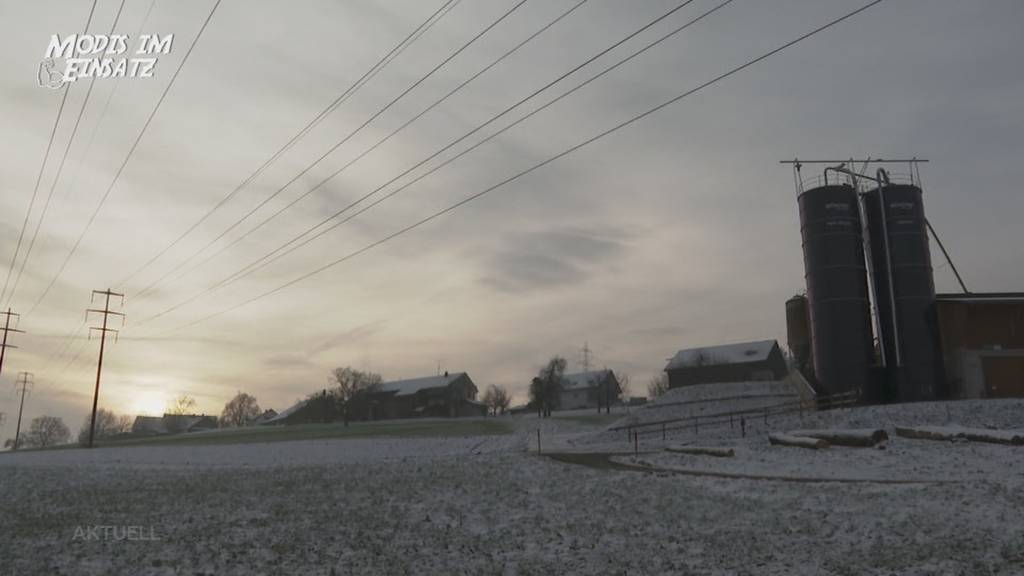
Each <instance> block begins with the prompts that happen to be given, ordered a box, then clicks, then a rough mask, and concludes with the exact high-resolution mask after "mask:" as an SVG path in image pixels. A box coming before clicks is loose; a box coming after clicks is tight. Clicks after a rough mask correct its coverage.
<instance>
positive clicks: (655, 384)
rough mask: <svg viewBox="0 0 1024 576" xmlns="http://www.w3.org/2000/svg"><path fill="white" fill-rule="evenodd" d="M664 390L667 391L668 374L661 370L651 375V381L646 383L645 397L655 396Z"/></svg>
mask: <svg viewBox="0 0 1024 576" xmlns="http://www.w3.org/2000/svg"><path fill="white" fill-rule="evenodd" d="M665 392H668V374H666V373H664V372H662V373H660V374H658V375H657V376H652V377H651V381H650V382H648V383H647V397H648V398H652V399H653V398H657V397H658V396H661V395H662V394H664V393H665Z"/></svg>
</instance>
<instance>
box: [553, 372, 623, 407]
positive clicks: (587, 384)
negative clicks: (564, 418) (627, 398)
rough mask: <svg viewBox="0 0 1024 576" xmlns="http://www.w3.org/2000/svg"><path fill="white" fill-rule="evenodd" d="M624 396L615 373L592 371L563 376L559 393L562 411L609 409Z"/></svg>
mask: <svg viewBox="0 0 1024 576" xmlns="http://www.w3.org/2000/svg"><path fill="white" fill-rule="evenodd" d="M620 394H622V387H621V386H620V385H619V381H618V379H617V378H616V377H615V373H614V372H612V371H611V370H592V371H590V372H578V373H576V374H566V375H564V376H562V388H561V390H560V391H559V403H558V406H559V409H560V410H580V409H584V408H598V409H600V408H601V407H607V406H609V405H610V404H611V403H612V402H614V401H615V400H616V399H617V398H618V397H619V395H620Z"/></svg>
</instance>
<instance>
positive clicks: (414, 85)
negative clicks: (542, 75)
mask: <svg viewBox="0 0 1024 576" xmlns="http://www.w3.org/2000/svg"><path fill="white" fill-rule="evenodd" d="M526 1H527V0H519V1H518V2H517V3H516V4H514V5H513V6H512V8H510V9H509V10H507V11H506V12H505V13H503V14H502V15H501V16H499V17H498V19H497V20H495V21H494V22H492V23H491V24H489V25H488V26H487V27H486V28H484V29H483V30H481V31H480V32H479V33H477V34H476V35H475V36H473V37H472V38H470V39H469V41H467V42H466V43H464V44H463V45H462V46H460V47H459V48H458V49H457V50H455V51H454V52H452V53H451V54H449V55H448V57H447V58H445V59H444V60H442V61H441V63H440V64H438V65H437V66H434V68H433V69H431V70H430V71H429V72H427V73H426V74H424V75H423V76H421V77H420V78H419V79H418V80H416V81H415V82H413V83H412V84H411V85H410V86H409V87H408V88H406V89H405V90H403V91H402V92H401V93H400V94H399V95H398V96H395V97H394V98H393V99H391V101H389V102H388V103H387V104H385V105H384V106H383V107H382V108H380V109H379V110H377V112H375V113H374V114H373V115H372V116H370V117H369V118H368V119H367V120H366V121H365V122H363V123H362V124H361V125H360V126H359V127H357V128H356V129H355V130H353V131H351V132H349V133H348V135H346V136H345V137H344V138H342V139H341V140H339V141H338V142H337V143H335V144H334V145H333V146H331V148H329V149H328V150H327V151H326V152H324V153H323V154H322V155H321V156H320V157H319V158H317V159H316V160H315V161H313V162H312V163H311V164H309V165H307V166H306V167H305V168H304V169H303V170H302V171H301V172H299V173H298V174H296V175H295V177H293V178H292V179H291V180H289V181H288V182H286V183H285V184H284V185H283V186H281V187H280V188H278V189H277V190H276V191H274V193H273V194H271V195H270V196H268V197H267V198H265V199H264V200H263V201H262V202H260V203H259V204H257V205H256V206H255V207H253V208H252V209H251V210H249V211H248V212H247V213H246V214H245V215H244V216H242V217H241V218H239V219H238V220H236V221H235V222H234V223H233V224H231V225H230V226H228V228H227V229H226V230H224V231H223V232H221V233H220V234H219V235H217V237H216V238H214V239H213V240H211V241H210V242H208V243H207V244H206V245H205V246H203V247H202V248H200V249H199V250H198V251H196V252H194V253H192V255H191V256H189V257H188V258H187V259H185V260H184V261H182V262H181V263H179V264H178V265H177V266H175V267H174V268H173V269H172V270H171V271H170V272H168V273H167V274H165V275H164V276H162V277H161V278H159V279H157V280H156V281H155V282H153V283H151V284H150V285H149V286H147V287H146V288H144V289H142V290H141V291H140V292H138V293H136V294H135V296H133V298H137V297H139V296H140V295H142V294H144V293H146V292H148V291H150V290H151V289H152V288H153V287H154V286H155V285H156V284H158V283H159V282H161V281H162V280H164V279H165V278H167V276H169V275H170V274H172V273H174V272H175V271H177V270H178V269H180V268H181V267H182V266H184V265H185V264H187V263H188V262H190V261H191V260H192V259H193V258H195V257H196V256H197V255H199V254H200V253H202V252H203V251H204V250H206V249H207V248H209V247H210V246H212V245H214V244H215V243H216V242H217V241H218V240H220V239H221V238H223V237H224V236H225V235H226V234H228V233H229V232H230V231H231V230H234V229H235V228H236V227H237V226H238V225H240V224H241V223H242V222H244V221H245V220H247V219H248V218H249V217H250V216H252V215H253V214H255V213H256V211H258V210H259V209H260V208H262V207H263V206H265V205H266V204H267V203H268V202H270V201H271V200H273V199H274V198H276V197H277V196H278V195H279V194H281V193H282V192H284V190H285V189H287V188H288V187H289V186H291V185H292V184H294V183H295V182H296V181H298V180H299V178H301V177H302V176H304V175H305V174H306V173H307V172H309V171H310V170H312V169H313V168H314V167H316V166H317V165H318V164H319V163H320V162H322V161H323V160H324V159H325V158H327V156H329V155H330V154H332V153H333V152H334V151H335V150H337V149H338V148H340V147H341V146H342V145H343V144H345V143H346V142H348V141H349V140H351V139H352V138H353V137H354V136H355V135H356V134H358V133H359V132H360V131H362V129H363V128H365V127H366V126H368V125H369V124H370V123H371V122H373V121H374V120H376V119H377V118H378V117H380V116H381V115H382V114H384V113H385V112H387V111H388V110H389V109H390V108H391V107H392V106H393V105H394V104H395V103H397V102H398V101H399V100H401V99H402V98H404V97H405V96H406V95H407V94H409V93H410V92H412V91H413V90H415V89H416V88H417V87H418V86H419V85H420V84H422V83H423V82H425V81H427V79H429V78H430V77H431V76H433V75H434V73H435V72H437V71H438V70H440V69H441V68H443V67H444V66H445V65H446V64H448V63H449V62H451V61H452V60H453V59H454V58H455V57H457V56H458V55H459V54H461V53H462V52H463V51H464V50H466V49H467V48H469V46H470V45H472V44H473V43H475V42H476V41H477V40H479V39H480V38H481V37H483V36H484V35H485V34H487V33H488V32H489V31H491V30H492V29H493V28H494V27H495V26H497V25H498V24H500V23H501V22H502V21H503V20H505V18H507V17H509V16H511V15H512V13H513V12H515V11H516V10H518V9H519V7H521V6H522V5H523V4H525V3H526ZM264 223H265V222H264ZM262 225H263V223H261V224H260V225H259V226H262ZM259 226H257V228H258V227H259ZM253 230H255V228H254V229H253ZM253 230H249V231H248V232H246V233H245V234H243V235H242V237H243V238H244V237H245V236H248V235H249V234H250V233H252V232H253ZM234 243H235V242H233V243H232V245H233V244H234ZM204 263H205V261H204ZM193 269H194V268H193Z"/></svg>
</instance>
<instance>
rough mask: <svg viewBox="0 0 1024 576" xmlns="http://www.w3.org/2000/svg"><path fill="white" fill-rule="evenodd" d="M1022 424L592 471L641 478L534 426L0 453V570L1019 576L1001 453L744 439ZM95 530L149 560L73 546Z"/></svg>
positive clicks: (114, 547) (919, 413) (1008, 465)
mask: <svg viewBox="0 0 1024 576" xmlns="http://www.w3.org/2000/svg"><path fill="white" fill-rule="evenodd" d="M591 414H595V413H594V412H590V411H586V412H582V413H581V414H580V416H583V415H591ZM1022 419H1024V401H1019V400H1000V401H970V402H951V403H947V404H940V403H931V404H913V405H902V406H885V407H870V408H856V409H844V410H833V411H829V412H821V413H814V414H805V415H803V418H802V419H801V417H800V416H799V415H795V414H794V415H787V416H780V417H778V418H773V419H772V420H770V421H769V424H768V425H764V423H763V421H757V420H756V419H754V420H752V421H751V422H749V423H748V429H747V436H746V437H743V436H741V435H740V433H739V430H737V429H729V428H728V426H725V427H720V428H718V429H708V430H707V431H702V432H701V434H700V435H699V436H698V435H694V434H693V433H690V432H681V431H680V432H678V433H674V434H672V435H671V437H670V438H669V439H668V440H666V441H665V442H662V441H661V439H660V436H658V437H657V438H650V437H646V436H644V437H641V440H640V450H641V452H642V453H641V454H640V455H639V457H638V458H634V457H632V456H626V455H620V456H615V457H614V458H615V459H617V460H618V461H620V462H623V463H627V464H630V465H638V464H646V465H647V466H646V467H645V468H646V470H647V471H629V470H615V469H609V468H603V469H602V468H600V467H597V468H595V467H589V466H581V465H575V464H568V463H564V462H560V461H555V460H551V459H548V458H545V457H543V456H537V455H536V454H534V453H533V450H534V442H535V437H536V432H537V430H538V429H540V430H541V436H542V442H543V444H544V446H546V447H547V446H550V447H553V448H554V447H560V446H566V447H572V448H573V449H575V450H584V449H587V450H593V451H600V452H611V451H615V452H619V453H623V452H631V451H632V445H631V444H629V443H628V442H627V440H626V433H625V432H624V431H623V432H618V431H607V430H604V429H603V428H602V426H601V425H596V426H595V425H593V424H590V425H588V424H586V423H584V422H583V421H581V420H579V419H577V420H570V419H559V418H549V419H538V418H537V417H536V416H535V415H525V416H521V417H510V418H508V421H509V422H510V423H512V424H514V426H515V427H516V428H517V432H516V433H514V434H511V435H507V436H488V437H447V438H357V439H332V440H308V441H294V442H277V443H267V444H235V445H204V446H195V447H186V446H146V447H120V448H100V449H95V450H53V451H40V452H21V453H14V454H10V453H8V454H2V455H0V486H2V487H3V489H2V490H0V534H3V535H4V538H0V558H3V570H5V571H6V572H3V573H5V574H6V573H10V574H19V575H20V574H56V575H59V574H85V575H90V574H104V575H105V574H143V575H157V574H218V575H220V574H227V575H233V574H253V573H257V574H292V573H299V574H323V575H327V574H332V573H333V574H503V575H504V574H509V575H516V574H627V573H628V574H700V575H722V576H724V575H727V574H747V575H755V574H756V575H769V576H773V575H791V574H796V575H819V574H821V575H835V576H847V575H857V574H871V575H878V576H881V575H890V574H901V575H903V574H907V575H920V576H923V575H926V574H997V573H998V574H1020V573H1022V569H1024V525H1022V524H1021V523H1020V510H1022V509H1024V490H1022V488H1024V458H1020V457H1019V450H1020V449H1019V448H1018V447H1015V446H1007V445H1000V444H986V443H974V442H958V443H953V442H934V441H927V440H911V439H905V438H900V437H893V438H892V439H891V441H890V442H888V443H887V444H885V449H884V450H881V449H865V448H845V447H841V446H833V447H831V448H829V449H827V450H795V449H791V448H781V447H773V446H771V445H770V444H769V443H768V442H767V438H766V436H767V434H768V433H769V432H773V431H785V430H796V429H800V428H808V429H839V428H852V429H857V428H869V427H881V428H886V429H889V430H891V429H892V424H890V422H899V423H900V424H901V425H907V426H944V427H957V426H960V427H964V428H968V427H969V428H978V429H989V428H997V429H1002V430H1009V429H1019V428H1021V427H1022V426H1021V424H1022ZM669 445H673V446H674V445H681V446H683V447H687V446H688V447H691V448H693V447H707V448H724V449H732V450H734V452H735V456H734V457H732V458H711V457H707V456H696V455H689V454H679V453H670V452H666V451H663V450H662V449H661V448H662V447H663V446H669ZM675 471H686V472H689V473H699V474H717V476H700V475H683V474H679V473H676V472H675ZM729 474H731V475H733V476H735V477H730V476H729ZM744 476H745V477H746V478H744ZM771 478H774V479H771ZM769 479H770V480H769ZM792 480H799V482H797V481H792ZM808 480H812V481H811V482H808ZM885 482H903V483H898V484H893V483H885ZM908 482H909V483H908ZM95 525H104V526H105V525H113V526H142V527H143V530H144V531H145V532H146V533H148V531H149V529H150V528H151V529H152V532H153V533H154V534H155V536H156V538H157V540H155V541H117V540H110V539H107V540H103V539H100V540H92V541H83V540H77V539H74V535H75V533H76V528H81V527H82V526H95Z"/></svg>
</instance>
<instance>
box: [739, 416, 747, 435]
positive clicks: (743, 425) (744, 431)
mask: <svg viewBox="0 0 1024 576" xmlns="http://www.w3.org/2000/svg"><path fill="white" fill-rule="evenodd" d="M740 433H741V434H742V435H743V437H744V438H746V437H747V419H746V418H744V417H743V416H740Z"/></svg>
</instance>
